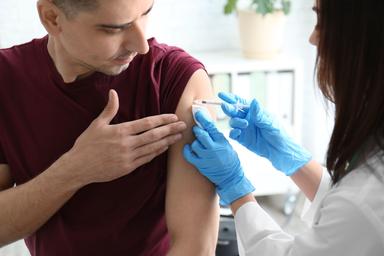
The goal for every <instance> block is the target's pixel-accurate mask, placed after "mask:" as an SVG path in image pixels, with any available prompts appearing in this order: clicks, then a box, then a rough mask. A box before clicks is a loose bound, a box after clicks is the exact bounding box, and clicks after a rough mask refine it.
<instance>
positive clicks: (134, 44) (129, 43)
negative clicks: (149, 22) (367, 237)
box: [125, 21, 149, 54]
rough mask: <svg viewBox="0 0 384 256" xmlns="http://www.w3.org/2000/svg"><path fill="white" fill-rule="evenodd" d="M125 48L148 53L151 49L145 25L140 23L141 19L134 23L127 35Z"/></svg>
mask: <svg viewBox="0 0 384 256" xmlns="http://www.w3.org/2000/svg"><path fill="white" fill-rule="evenodd" d="M125 48H127V49H129V50H130V51H135V52H137V53H139V54H146V53H147V52H148V51H149V45H148V41H147V38H146V34H145V27H144V26H143V24H141V23H140V21H137V22H134V23H133V24H132V28H131V33H129V35H127V40H126V45H125Z"/></svg>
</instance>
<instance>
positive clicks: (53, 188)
mask: <svg viewBox="0 0 384 256" xmlns="http://www.w3.org/2000/svg"><path fill="white" fill-rule="evenodd" d="M73 173H74V172H72V171H71V170H70V169H68V166H67V165H66V163H65V160H63V159H62V158H61V159H59V160H58V161H56V162H55V163H54V164H53V165H52V166H51V167H49V168H48V169H47V170H46V171H44V172H43V173H41V174H40V175H39V176H37V177H36V178H34V179H32V180H30V181H29V182H27V183H25V184H22V185H20V186H17V187H14V188H11V189H8V190H5V191H2V192H0V209H1V210H0V223H2V224H1V225H0V247H1V246H4V245H6V244H9V243H11V242H14V241H16V240H18V239H21V238H24V237H26V236H28V235H30V234H32V233H34V232H35V231H36V230H37V229H39V228H40V227H41V226H42V225H43V224H44V223H45V222H46V221H47V220H48V219H49V218H50V217H51V216H52V215H53V214H55V213H56V212H57V210H58V209H60V208H61V207H62V206H63V204H64V203H65V202H66V201H68V199H70V198H71V197H72V196H73V195H74V194H75V192H76V191H77V190H78V189H79V188H80V187H81V186H82V184H80V183H78V182H75V180H76V178H75V177H74V176H73Z"/></svg>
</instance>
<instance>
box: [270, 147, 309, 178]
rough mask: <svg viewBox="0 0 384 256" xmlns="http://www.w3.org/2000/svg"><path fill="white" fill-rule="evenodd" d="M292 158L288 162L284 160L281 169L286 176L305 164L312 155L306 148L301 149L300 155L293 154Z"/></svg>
mask: <svg viewBox="0 0 384 256" xmlns="http://www.w3.org/2000/svg"><path fill="white" fill-rule="evenodd" d="M292 158H293V159H291V160H290V162H288V161H287V162H286V163H287V164H286V166H285V168H284V170H281V171H283V172H284V173H285V175H287V176H292V175H293V174H295V173H296V172H297V171H298V170H299V169H300V168H301V167H303V166H304V165H306V164H307V163H308V162H309V161H310V160H311V159H312V156H311V154H310V153H308V152H307V151H306V150H304V149H302V151H301V152H300V155H297V156H294V157H292ZM288 163H290V164H288ZM277 169H279V168H277ZM282 169H283V168H282Z"/></svg>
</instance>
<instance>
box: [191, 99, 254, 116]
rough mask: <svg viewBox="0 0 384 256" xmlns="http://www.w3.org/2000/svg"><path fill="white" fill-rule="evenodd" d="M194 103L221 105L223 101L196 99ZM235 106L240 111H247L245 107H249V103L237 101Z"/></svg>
mask: <svg viewBox="0 0 384 256" xmlns="http://www.w3.org/2000/svg"><path fill="white" fill-rule="evenodd" d="M193 104H197V105H215V106H221V104H222V102H221V101H217V100H194V101H193ZM233 106H234V107H235V108H236V109H237V110H238V111H240V112H243V113H246V112H245V110H244V109H245V108H249V106H248V105H245V104H241V103H235V104H233Z"/></svg>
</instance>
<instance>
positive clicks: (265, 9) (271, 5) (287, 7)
mask: <svg viewBox="0 0 384 256" xmlns="http://www.w3.org/2000/svg"><path fill="white" fill-rule="evenodd" d="M237 2H238V0H227V3H226V5H225V6H224V13H225V14H230V13H232V12H234V11H235V10H236V5H237ZM251 7H252V8H253V9H254V10H255V12H256V13H260V14H262V15H263V16H264V15H266V14H268V13H273V12H274V11H278V10H282V11H283V12H284V14H286V15H287V14H289V13H290V11H291V0H252V4H251Z"/></svg>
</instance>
